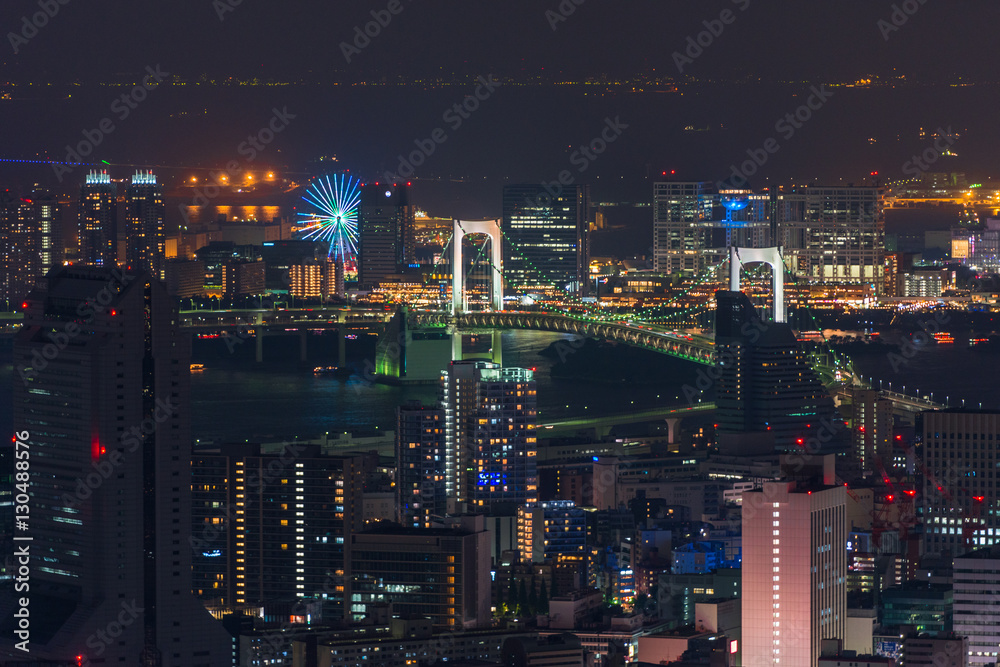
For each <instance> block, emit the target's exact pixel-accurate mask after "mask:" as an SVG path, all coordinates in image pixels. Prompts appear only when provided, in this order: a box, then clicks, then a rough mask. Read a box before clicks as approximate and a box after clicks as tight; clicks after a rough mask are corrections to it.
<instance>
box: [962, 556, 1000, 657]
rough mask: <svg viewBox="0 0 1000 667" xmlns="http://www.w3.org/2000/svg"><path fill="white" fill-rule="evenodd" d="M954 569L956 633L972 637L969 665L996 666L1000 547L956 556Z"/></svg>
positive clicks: (999, 639)
mask: <svg viewBox="0 0 1000 667" xmlns="http://www.w3.org/2000/svg"><path fill="white" fill-rule="evenodd" d="M953 563H954V569H953V572H952V587H953V588H954V600H955V603H954V607H953V609H954V612H953V622H954V624H955V634H956V635H958V636H959V637H968V639H969V649H968V650H969V652H968V655H969V665H994V664H996V662H997V659H998V655H1000V650H998V649H1000V617H998V616H997V613H996V601H997V600H998V599H1000V547H998V546H997V545H993V546H990V547H987V548H985V549H979V550H978V551H973V552H972V553H969V554H966V555H964V556H956V557H955V560H954V561H953Z"/></svg>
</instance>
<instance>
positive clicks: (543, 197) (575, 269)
mask: <svg viewBox="0 0 1000 667" xmlns="http://www.w3.org/2000/svg"><path fill="white" fill-rule="evenodd" d="M564 190H565V192H563V193H560V194H559V195H557V196H552V195H551V194H550V193H549V192H548V190H546V186H543V185H507V186H504V189H503V223H502V230H503V233H504V236H505V237H506V240H505V241H504V245H503V273H504V278H505V279H506V281H507V284H508V286H510V287H511V288H512V289H515V290H518V291H523V290H532V289H555V290H559V291H564V290H565V291H568V292H570V293H573V294H578V295H580V296H586V295H587V293H588V287H589V284H590V186H589V185H577V186H573V187H567V188H565V189H564Z"/></svg>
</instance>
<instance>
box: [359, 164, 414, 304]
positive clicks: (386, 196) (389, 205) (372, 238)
mask: <svg viewBox="0 0 1000 667" xmlns="http://www.w3.org/2000/svg"><path fill="white" fill-rule="evenodd" d="M413 221H414V208H413V206H411V205H410V191H409V187H408V186H407V185H403V184H389V183H366V184H365V185H363V186H362V188H361V208H360V211H359V215H358V282H359V283H360V284H361V285H362V286H364V287H372V286H374V285H377V284H378V283H380V282H384V281H385V280H387V279H388V278H389V277H390V276H394V275H399V274H401V273H403V272H405V271H406V270H407V268H409V265H410V264H411V263H414V262H415V261H416V260H415V258H414V253H415V245H416V237H415V236H414V229H413Z"/></svg>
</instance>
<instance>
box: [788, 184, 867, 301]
mask: <svg viewBox="0 0 1000 667" xmlns="http://www.w3.org/2000/svg"><path fill="white" fill-rule="evenodd" d="M776 205H777V210H776V215H777V221H778V239H777V241H776V244H777V245H780V246H782V247H783V248H784V257H785V265H786V266H787V267H788V270H789V271H791V272H792V273H793V274H794V275H795V276H797V277H799V278H802V279H805V280H807V281H808V282H810V283H820V284H824V285H858V286H862V285H863V286H869V287H870V288H871V289H872V290H873V291H874V292H875V293H878V292H879V291H880V290H882V289H883V287H884V277H883V275H884V260H883V253H884V250H883V246H884V242H885V239H884V237H885V213H884V201H883V194H882V191H881V190H880V189H879V188H873V187H846V188H845V187H802V188H792V189H791V190H785V191H782V192H779V193H777V195H776Z"/></svg>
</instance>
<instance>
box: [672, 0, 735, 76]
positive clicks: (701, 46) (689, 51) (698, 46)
mask: <svg viewBox="0 0 1000 667" xmlns="http://www.w3.org/2000/svg"><path fill="white" fill-rule="evenodd" d="M732 2H733V4H734V5H736V6H737V7H739V9H740V11H741V12H745V11H746V10H747V9H749V7H750V0H732ZM737 16H738V14H736V13H735V12H734V11H733V10H732V9H729V8H726V9H723V10H722V12H721V13H720V14H719V18H717V19H712V20H710V21H709V20H705V21H702V22H701V24H702V25H703V26H705V29H704V30H702V31H701V32H699V33H698V34H697V35H690V36H688V38H687V48H686V49H684V52H683V53H681V52H680V51H674V53H673V59H674V65H676V66H677V71H678V72H679V73H681V74H683V73H684V68H685V67H687V66H688V65H693V64H694V61H695V60H697V59H698V58H700V57H701V56H703V55H704V54H705V51H706V50H707V49H709V48H710V47H711V46H712V45H713V44H715V40H717V39H718V38H719V37H722V33H723V32H725V31H726V26H728V25H732V24H734V23H736V17H737Z"/></svg>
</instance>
